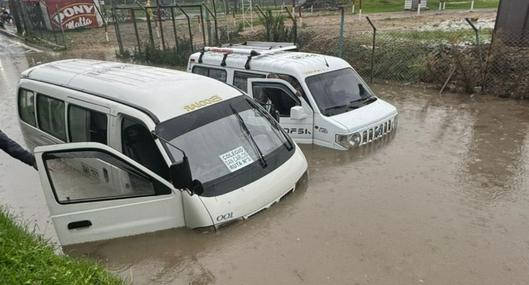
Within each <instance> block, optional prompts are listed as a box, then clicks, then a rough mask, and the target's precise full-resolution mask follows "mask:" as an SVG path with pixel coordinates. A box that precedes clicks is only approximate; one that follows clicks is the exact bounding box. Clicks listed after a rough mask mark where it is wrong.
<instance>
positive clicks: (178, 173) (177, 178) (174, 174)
mask: <svg viewBox="0 0 529 285" xmlns="http://www.w3.org/2000/svg"><path fill="white" fill-rule="evenodd" d="M169 175H170V177H171V181H172V182H173V186H174V187H175V188H177V189H189V190H191V185H192V183H193V177H192V176H191V167H190V166H189V160H188V159H187V156H184V158H183V159H182V161H181V162H179V163H174V164H173V165H171V167H169Z"/></svg>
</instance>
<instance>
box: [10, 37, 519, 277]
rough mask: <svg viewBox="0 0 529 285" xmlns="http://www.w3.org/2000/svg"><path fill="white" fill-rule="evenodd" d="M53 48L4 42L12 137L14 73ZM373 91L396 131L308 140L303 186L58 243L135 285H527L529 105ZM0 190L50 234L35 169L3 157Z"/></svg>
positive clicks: (15, 131)
mask: <svg viewBox="0 0 529 285" xmlns="http://www.w3.org/2000/svg"><path fill="white" fill-rule="evenodd" d="M3 44H5V43H2V44H0V45H3ZM56 56H57V55H55V56H54V57H50V56H49V55H46V54H45V55H42V54H39V53H35V52H29V51H27V50H25V49H24V48H23V47H19V46H15V47H10V48H6V47H5V46H4V48H3V50H1V49H0V64H1V65H0V92H1V93H0V102H1V104H0V128H1V129H3V130H5V131H6V133H8V134H9V135H11V136H12V137H13V138H14V139H16V140H18V141H22V138H21V135H20V130H19V127H18V123H17V120H16V117H15V114H16V107H15V106H16V105H15V94H14V93H15V86H16V81H17V79H18V76H19V73H20V72H21V71H22V70H24V69H25V68H27V67H28V66H30V65H32V64H35V63H36V62H40V61H47V60H49V59H50V58H55V57H56ZM61 56H62V55H58V57H61ZM80 56H84V57H96V58H101V57H106V56H105V55H99V54H96V55H93V54H84V55H80ZM374 87H375V90H376V91H377V93H378V95H379V96H381V97H382V98H384V99H386V100H387V101H389V102H390V103H392V104H395V105H396V106H397V108H398V110H399V112H400V115H399V126H398V131H397V133H396V134H395V135H394V136H393V137H390V138H387V139H386V140H384V141H380V142H379V143H376V144H374V145H372V146H368V147H363V148H360V149H357V150H353V151H348V152H340V151H333V150H328V149H324V148H320V147H314V146H302V149H303V151H304V153H305V155H306V157H307V159H308V161H309V167H310V177H309V179H308V181H307V182H306V185H305V187H301V189H298V190H297V191H296V192H294V193H293V194H291V195H290V196H288V197H287V198H286V199H284V200H282V201H281V202H280V203H278V204H276V205H274V206H273V207H271V208H270V209H268V210H266V211H264V212H262V213H260V214H258V215H256V216H254V217H252V218H251V219H249V220H246V221H243V222H239V223H236V224H232V225H230V226H228V227H225V228H222V229H220V230H219V231H217V232H206V233H204V232H198V231H192V230H186V229H175V230H167V231H162V232H157V233H152V234H146V235H141V236H135V237H129V238H122V239H116V240H110V241H104V242H97V243H91V244H85V245H80V246H72V247H68V248H65V249H64V251H65V252H66V253H67V254H71V255H75V256H88V257H90V258H93V259H97V260H99V261H100V262H102V263H103V264H104V265H105V266H106V267H107V268H108V269H109V270H110V271H112V272H115V273H116V274H119V275H120V276H122V277H123V278H125V279H126V280H128V281H129V282H132V283H134V284H148V283H160V284H529V192H528V190H529V182H528V168H529V149H528V148H529V138H528V137H527V133H528V131H529V103H527V102H520V101H513V100H504V99H498V98H492V97H482V96H474V97H470V96H468V95H455V94H445V95H443V96H439V95H438V94H437V92H436V91H435V90H428V89H422V88H416V87H395V86H387V85H379V86H374ZM0 199H1V203H2V204H4V205H7V207H8V208H9V209H11V210H12V211H13V212H14V213H15V214H17V215H18V216H19V217H20V218H21V219H23V220H25V221H28V222H29V223H30V224H31V225H34V227H35V230H36V231H37V232H39V233H42V234H44V235H45V236H46V237H49V238H51V239H52V240H56V238H55V236H54V229H53V226H52V225H51V223H50V222H49V220H48V211H47V208H46V205H45V202H44V198H43V196H42V194H41V188H40V184H39V181H38V176H37V174H36V172H35V171H33V170H32V169H31V168H29V167H26V166H24V165H22V164H21V163H18V162H16V161H14V160H12V159H10V158H8V157H7V156H6V155H5V154H3V153H0Z"/></svg>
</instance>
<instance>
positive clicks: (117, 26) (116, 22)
mask: <svg viewBox="0 0 529 285" xmlns="http://www.w3.org/2000/svg"><path fill="white" fill-rule="evenodd" d="M114 1H115V0H112V1H111V4H112V16H113V17H114V29H115V30H116V39H117V40H118V46H119V53H120V54H124V50H123V42H122V41H121V33H120V31H119V23H118V17H116V5H115V3H114ZM57 11H58V10H57Z"/></svg>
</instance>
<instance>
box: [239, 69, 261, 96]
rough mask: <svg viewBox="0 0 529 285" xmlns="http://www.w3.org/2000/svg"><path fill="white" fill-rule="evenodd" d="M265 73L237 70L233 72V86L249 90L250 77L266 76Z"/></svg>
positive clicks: (245, 90)
mask: <svg viewBox="0 0 529 285" xmlns="http://www.w3.org/2000/svg"><path fill="white" fill-rule="evenodd" d="M265 77H266V76H265V75H263V74H257V73H250V72H241V71H235V73H234V74H233V86H235V87H237V88H239V89H241V90H242V91H244V92H248V78H265Z"/></svg>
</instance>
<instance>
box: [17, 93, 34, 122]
mask: <svg viewBox="0 0 529 285" xmlns="http://www.w3.org/2000/svg"><path fill="white" fill-rule="evenodd" d="M18 113H19V114H20V118H21V119H22V121H24V122H26V123H28V124H30V125H32V126H34V127H36V126H37V119H36V118H35V93H34V92H33V91H29V90H25V89H20V92H19V93H18Z"/></svg>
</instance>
